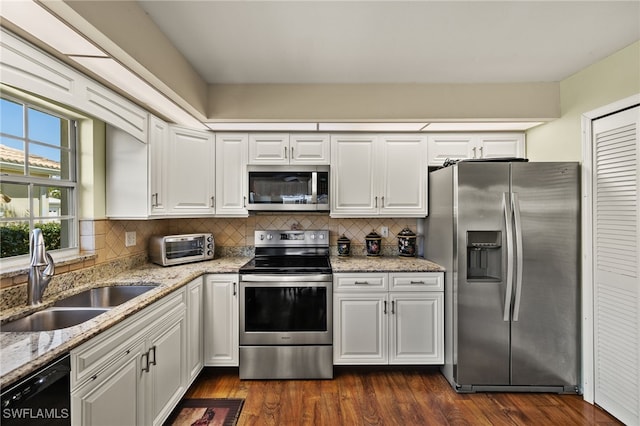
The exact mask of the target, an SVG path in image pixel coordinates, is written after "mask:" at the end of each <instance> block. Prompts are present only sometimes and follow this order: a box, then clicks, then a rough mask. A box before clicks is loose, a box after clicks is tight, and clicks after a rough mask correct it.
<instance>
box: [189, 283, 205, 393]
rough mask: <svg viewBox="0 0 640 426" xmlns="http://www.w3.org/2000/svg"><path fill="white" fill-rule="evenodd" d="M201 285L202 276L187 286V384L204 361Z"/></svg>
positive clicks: (194, 377)
mask: <svg viewBox="0 0 640 426" xmlns="http://www.w3.org/2000/svg"><path fill="white" fill-rule="evenodd" d="M203 287H204V286H203V285H202V278H197V279H195V280H193V281H191V282H190V283H189V285H188V286H187V386H188V385H189V384H191V383H192V382H193V381H194V380H195V379H196V377H197V376H198V374H200V371H201V370H202V366H203V363H204V360H203V357H204V342H203V341H202V338H203V332H202V326H203V317H202V315H203V309H202V303H203V297H204V296H203V291H204V290H203Z"/></svg>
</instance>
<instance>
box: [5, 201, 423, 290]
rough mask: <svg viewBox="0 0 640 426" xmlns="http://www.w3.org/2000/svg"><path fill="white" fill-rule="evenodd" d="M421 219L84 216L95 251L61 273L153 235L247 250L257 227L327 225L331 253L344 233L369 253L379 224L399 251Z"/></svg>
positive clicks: (226, 250)
mask: <svg viewBox="0 0 640 426" xmlns="http://www.w3.org/2000/svg"><path fill="white" fill-rule="evenodd" d="M417 223H418V222H417V220H416V219H393V218H371V219H334V218H330V217H329V216H328V215H327V214H325V213H306V214H256V215H253V216H249V217H247V218H193V219H156V220H109V219H101V220H81V221H80V250H81V252H82V253H83V254H91V255H94V256H92V258H91V259H90V260H84V261H80V262H78V263H76V264H72V265H69V266H63V267H61V268H59V269H58V274H60V273H66V272H72V271H78V270H82V269H85V268H90V267H93V266H99V265H105V264H108V263H112V262H117V261H121V260H124V259H128V258H133V257H140V256H145V255H146V253H147V245H148V241H149V238H150V237H151V236H152V235H165V234H188V233H195V232H211V233H213V236H214V239H215V244H216V256H217V257H220V256H233V255H247V254H248V253H251V251H252V249H253V238H254V236H253V234H254V230H256V229H294V228H298V229H328V230H329V232H330V245H331V249H332V253H333V254H336V252H337V244H338V238H340V236H341V235H343V234H344V235H345V236H346V237H347V238H349V239H350V240H351V253H352V254H353V255H365V254H366V249H365V236H366V235H367V234H368V233H369V232H371V231H372V230H375V231H376V232H378V233H380V228H381V227H382V226H386V227H388V228H389V236H388V237H387V238H383V239H382V253H383V254H384V255H389V256H392V255H395V254H397V250H398V241H397V239H396V236H397V234H398V233H399V232H400V231H401V230H402V229H403V228H404V227H405V226H408V227H409V228H411V229H412V230H413V231H414V232H417ZM126 232H135V233H136V244H135V245H133V246H130V247H127V246H126V244H125V233H126ZM26 281H27V276H26V274H21V275H17V274H10V275H7V276H5V275H4V274H3V276H2V281H1V282H0V289H1V288H7V287H13V286H16V285H24V284H25V283H26Z"/></svg>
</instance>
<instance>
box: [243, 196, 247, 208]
mask: <svg viewBox="0 0 640 426" xmlns="http://www.w3.org/2000/svg"><path fill="white" fill-rule="evenodd" d="M242 199H243V201H242V207H244V208H245V209H246V208H247V196H246V195H245V196H244V197H242Z"/></svg>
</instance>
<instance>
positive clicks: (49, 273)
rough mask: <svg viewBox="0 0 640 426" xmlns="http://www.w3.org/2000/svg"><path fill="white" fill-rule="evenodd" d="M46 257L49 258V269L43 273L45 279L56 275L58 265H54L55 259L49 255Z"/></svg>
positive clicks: (46, 254)
mask: <svg viewBox="0 0 640 426" xmlns="http://www.w3.org/2000/svg"><path fill="white" fill-rule="evenodd" d="M45 257H46V258H47V267H46V268H44V271H42V275H43V277H53V275H54V274H55V273H56V265H55V264H54V263H53V257H51V255H50V254H49V253H45Z"/></svg>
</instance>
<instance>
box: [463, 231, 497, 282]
mask: <svg viewBox="0 0 640 426" xmlns="http://www.w3.org/2000/svg"><path fill="white" fill-rule="evenodd" d="M501 259H502V233H501V232H500V231H467V281H502V261H501Z"/></svg>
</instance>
